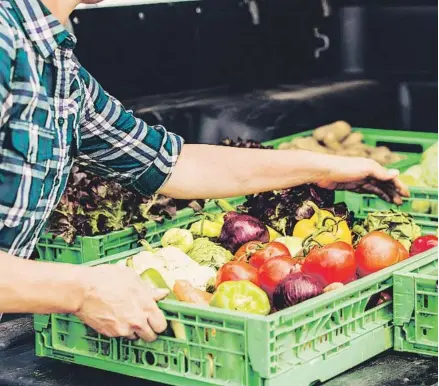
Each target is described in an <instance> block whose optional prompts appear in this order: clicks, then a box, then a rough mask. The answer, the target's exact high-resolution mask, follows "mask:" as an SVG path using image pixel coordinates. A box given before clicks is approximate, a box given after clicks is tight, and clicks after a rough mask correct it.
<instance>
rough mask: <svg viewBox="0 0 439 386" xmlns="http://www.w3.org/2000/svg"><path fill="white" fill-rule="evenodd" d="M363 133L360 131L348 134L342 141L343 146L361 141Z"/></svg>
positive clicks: (358, 143)
mask: <svg viewBox="0 0 439 386" xmlns="http://www.w3.org/2000/svg"><path fill="white" fill-rule="evenodd" d="M363 138H364V136H363V134H362V133H358V132H356V133H351V134H349V135H348V136H347V137H346V138H345V140H344V141H343V142H342V145H343V147H346V148H347V147H350V146H357V145H360V144H361V143H362V142H363Z"/></svg>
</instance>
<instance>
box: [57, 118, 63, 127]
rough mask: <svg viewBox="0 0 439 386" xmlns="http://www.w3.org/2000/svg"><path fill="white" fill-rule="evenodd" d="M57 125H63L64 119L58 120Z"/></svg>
mask: <svg viewBox="0 0 439 386" xmlns="http://www.w3.org/2000/svg"><path fill="white" fill-rule="evenodd" d="M58 125H60V126H62V125H64V118H58Z"/></svg>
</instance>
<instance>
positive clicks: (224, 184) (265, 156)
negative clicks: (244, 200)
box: [160, 145, 332, 199]
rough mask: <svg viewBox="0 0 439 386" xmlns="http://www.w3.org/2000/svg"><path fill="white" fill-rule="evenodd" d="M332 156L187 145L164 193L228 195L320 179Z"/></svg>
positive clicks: (186, 197)
mask: <svg viewBox="0 0 439 386" xmlns="http://www.w3.org/2000/svg"><path fill="white" fill-rule="evenodd" d="M331 161H332V157H331V156H328V155H325V154H319V153H311V152H307V151H299V150H297V151H296V150H282V151H273V150H261V149H240V148H229V147H223V146H210V145H184V146H183V150H182V153H181V155H180V157H179V160H178V162H177V165H176V167H175V169H174V172H173V173H172V175H171V178H170V179H169V181H168V182H167V183H166V184H165V185H164V186H163V187H162V189H161V190H160V193H162V194H165V195H168V196H171V197H174V198H182V199H189V198H224V197H233V196H239V195H244V194H252V193H259V192H263V191H269V190H275V189H285V188H289V187H292V186H297V185H302V184H306V183H315V182H318V181H319V180H320V179H321V178H323V177H324V176H325V174H326V173H327V172H328V171H329V170H330V169H331Z"/></svg>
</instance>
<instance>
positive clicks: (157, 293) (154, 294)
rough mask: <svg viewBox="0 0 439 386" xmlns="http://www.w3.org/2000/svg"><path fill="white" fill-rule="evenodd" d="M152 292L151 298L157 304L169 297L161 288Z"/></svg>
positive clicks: (167, 292) (166, 291)
mask: <svg viewBox="0 0 439 386" xmlns="http://www.w3.org/2000/svg"><path fill="white" fill-rule="evenodd" d="M151 291H152V298H153V299H154V300H155V301H156V302H158V301H159V300H163V299H164V298H165V297H166V296H168V295H169V290H167V289H163V288H154V289H152V290H151Z"/></svg>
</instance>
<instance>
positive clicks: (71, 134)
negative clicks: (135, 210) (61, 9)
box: [0, 0, 183, 257]
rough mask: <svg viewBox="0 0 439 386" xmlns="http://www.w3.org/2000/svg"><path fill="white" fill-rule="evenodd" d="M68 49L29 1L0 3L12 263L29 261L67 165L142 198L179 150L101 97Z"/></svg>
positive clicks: (0, 234) (3, 151)
mask: <svg viewBox="0 0 439 386" xmlns="http://www.w3.org/2000/svg"><path fill="white" fill-rule="evenodd" d="M75 42H76V41H75V38H74V36H72V35H70V34H69V33H68V32H67V31H66V29H65V28H64V27H63V26H62V25H61V24H60V23H59V22H58V21H57V20H56V19H55V17H54V16H53V15H51V14H50V12H49V11H48V10H47V9H46V8H45V7H44V5H42V4H41V3H40V2H39V1H38V0H0V250H3V251H6V252H9V253H10V254H13V255H15V256H20V257H29V256H30V255H31V253H32V251H33V249H34V247H35V244H36V242H37V239H38V237H39V235H40V234H41V232H42V231H43V230H44V227H45V224H46V222H47V220H48V218H49V216H50V214H51V212H52V211H53V209H54V208H55V207H56V205H57V203H58V202H59V200H60V198H61V195H62V193H63V191H64V188H65V186H66V183H67V178H68V175H69V172H70V169H71V167H72V163H73V161H74V160H76V162H78V163H80V164H81V165H84V166H85V167H86V168H88V170H89V171H91V172H94V173H96V174H99V175H102V176H106V177H108V178H113V179H116V180H118V181H119V182H121V183H123V184H129V185H131V186H132V187H134V188H135V189H137V190H138V191H140V192H141V193H144V194H151V193H153V192H155V191H157V190H158V189H159V188H160V187H161V186H162V185H163V184H164V183H165V182H166V180H167V178H168V177H169V176H170V174H171V171H172V168H173V166H174V165H175V163H176V161H177V158H178V155H179V153H180V150H181V147H182V144H183V141H182V139H181V138H180V137H178V136H176V135H174V134H171V133H168V132H167V131H166V130H165V129H164V128H163V127H161V126H156V127H150V126H147V124H146V123H144V122H143V121H141V120H139V119H137V118H135V117H134V116H133V115H132V114H131V112H129V111H126V110H124V108H123V107H122V106H121V104H120V103H119V102H118V101H117V100H115V99H114V98H113V97H111V96H110V95H108V94H107V93H105V91H104V90H103V89H102V88H101V86H100V85H99V84H98V83H97V82H96V80H95V79H93V78H92V77H91V75H90V74H89V73H88V72H87V71H86V70H85V69H84V68H83V67H81V65H80V64H79V63H78V62H77V61H76V59H75V57H74V55H73V49H74V47H75Z"/></svg>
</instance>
